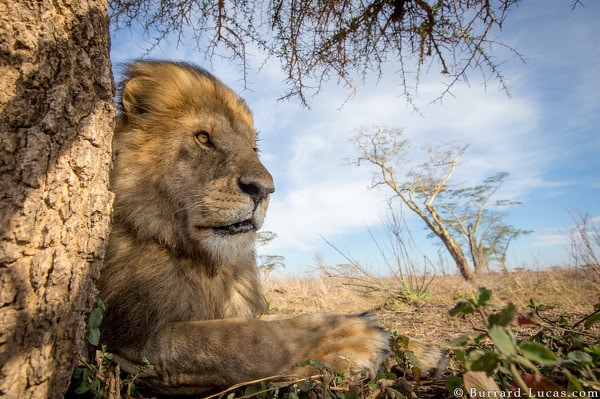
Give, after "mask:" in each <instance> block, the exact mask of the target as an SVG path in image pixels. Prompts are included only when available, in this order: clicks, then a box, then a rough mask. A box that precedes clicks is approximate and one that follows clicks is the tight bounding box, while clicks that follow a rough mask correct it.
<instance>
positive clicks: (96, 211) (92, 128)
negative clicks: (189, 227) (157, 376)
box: [0, 0, 114, 398]
mask: <svg viewBox="0 0 600 399" xmlns="http://www.w3.org/2000/svg"><path fill="white" fill-rule="evenodd" d="M109 47H110V38H109V21H108V14H107V4H106V0H18V1H14V0H0V76H1V79H0V143H1V147H0V148H1V149H0V187H2V188H1V191H0V240H1V241H0V242H1V244H0V245H1V246H0V395H1V396H4V397H6V398H60V397H62V396H63V395H64V392H65V391H66V389H67V387H68V384H69V380H70V376H71V372H72V369H73V366H74V362H75V359H76V357H75V354H76V353H77V352H78V351H80V349H81V347H82V345H83V342H84V335H85V334H84V333H85V325H84V314H85V313H86V312H87V311H88V309H89V308H90V306H91V304H92V300H93V298H94V296H95V288H94V279H95V278H97V275H98V270H99V264H100V262H101V261H102V259H103V256H104V250H105V246H106V238H107V236H108V232H109V228H110V210H111V205H112V194H111V193H110V192H109V190H108V172H109V167H110V143H111V139H112V128H113V116H114V106H113V103H112V96H113V93H114V84H113V80H112V74H111V65H110V60H109Z"/></svg>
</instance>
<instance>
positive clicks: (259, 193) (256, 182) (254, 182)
mask: <svg viewBox="0 0 600 399" xmlns="http://www.w3.org/2000/svg"><path fill="white" fill-rule="evenodd" d="M238 185H239V186H240V189H241V190H242V191H243V192H244V193H246V194H248V195H249V196H250V197H252V200H253V201H254V204H255V205H258V204H260V203H261V202H262V201H264V200H265V199H266V198H267V196H268V195H269V194H271V193H273V192H274V191H275V187H274V186H273V182H272V180H271V179H259V178H252V177H240V178H239V180H238Z"/></svg>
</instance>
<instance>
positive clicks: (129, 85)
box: [121, 77, 150, 116]
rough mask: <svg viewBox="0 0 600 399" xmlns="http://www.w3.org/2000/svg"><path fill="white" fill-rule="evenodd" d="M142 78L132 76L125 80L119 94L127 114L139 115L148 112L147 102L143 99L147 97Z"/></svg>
mask: <svg viewBox="0 0 600 399" xmlns="http://www.w3.org/2000/svg"><path fill="white" fill-rule="evenodd" d="M141 79H142V78H139V77H138V78H133V79H130V80H128V81H126V82H125V84H124V85H123V89H122V94H121V106H122V108H123V112H124V113H125V114H126V115H128V116H139V115H141V114H144V113H146V112H149V111H150V110H149V109H148V104H146V102H145V101H144V98H145V97H147V96H146V93H145V90H144V86H145V85H144V83H143V82H142V81H141Z"/></svg>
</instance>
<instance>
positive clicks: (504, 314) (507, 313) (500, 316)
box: [488, 303, 517, 327]
mask: <svg viewBox="0 0 600 399" xmlns="http://www.w3.org/2000/svg"><path fill="white" fill-rule="evenodd" d="M516 315H517V307H516V306H515V305H514V304H512V303H509V304H508V305H507V306H506V307H505V308H504V309H502V310H501V311H500V312H498V313H494V314H491V315H489V317H488V325H489V326H490V327H492V326H501V327H506V326H508V325H509V324H510V323H511V322H512V321H513V320H514V319H515V316H516Z"/></svg>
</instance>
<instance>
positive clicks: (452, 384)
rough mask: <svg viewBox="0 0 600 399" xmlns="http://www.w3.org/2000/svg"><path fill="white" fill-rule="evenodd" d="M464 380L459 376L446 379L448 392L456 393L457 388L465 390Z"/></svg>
mask: <svg viewBox="0 0 600 399" xmlns="http://www.w3.org/2000/svg"><path fill="white" fill-rule="evenodd" d="M463 387H464V384H463V379H462V378H461V377H459V376H457V375H451V376H449V377H448V378H447V379H446V390H447V391H448V392H455V391H454V390H455V389H456V388H463Z"/></svg>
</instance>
